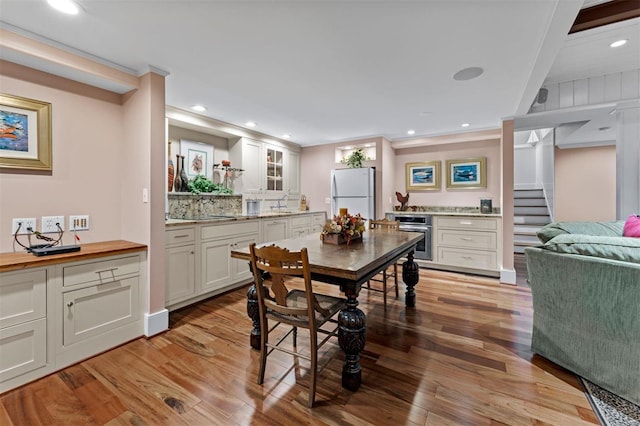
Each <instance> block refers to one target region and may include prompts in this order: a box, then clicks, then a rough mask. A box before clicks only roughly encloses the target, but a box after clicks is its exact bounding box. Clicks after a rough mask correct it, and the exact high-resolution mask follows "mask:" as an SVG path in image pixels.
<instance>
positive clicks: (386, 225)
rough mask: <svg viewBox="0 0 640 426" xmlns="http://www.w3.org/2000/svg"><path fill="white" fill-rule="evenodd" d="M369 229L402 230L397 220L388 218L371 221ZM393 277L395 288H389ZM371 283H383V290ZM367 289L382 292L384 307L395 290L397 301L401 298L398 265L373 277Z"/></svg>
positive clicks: (366, 286) (368, 282)
mask: <svg viewBox="0 0 640 426" xmlns="http://www.w3.org/2000/svg"><path fill="white" fill-rule="evenodd" d="M369 229H379V230H387V231H398V230H399V229H400V222H398V221H395V220H387V219H386V218H384V219H380V220H373V219H371V220H369ZM392 277H393V286H388V285H387V281H388V280H390V279H391V278H392ZM371 281H376V282H380V283H382V289H380V288H375V287H372V286H371ZM365 288H366V289H368V290H370V291H378V292H382V299H383V300H384V307H385V309H386V307H387V293H388V292H389V291H391V290H393V289H394V288H395V290H396V299H397V298H398V297H399V292H398V264H397V263H394V264H393V265H391V266H390V267H388V268H386V269H384V270H383V271H382V272H380V273H379V274H377V275H376V276H374V277H372V278H371V279H370V280H369V281H367V284H366V285H365Z"/></svg>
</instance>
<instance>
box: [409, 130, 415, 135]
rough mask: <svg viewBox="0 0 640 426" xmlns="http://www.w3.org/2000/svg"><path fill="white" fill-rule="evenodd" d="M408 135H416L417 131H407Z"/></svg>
mask: <svg viewBox="0 0 640 426" xmlns="http://www.w3.org/2000/svg"><path fill="white" fill-rule="evenodd" d="M407 134H408V135H415V134H416V131H415V130H407Z"/></svg>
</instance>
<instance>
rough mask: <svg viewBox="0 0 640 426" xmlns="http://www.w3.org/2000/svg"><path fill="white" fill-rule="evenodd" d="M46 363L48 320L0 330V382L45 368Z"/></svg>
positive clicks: (44, 319) (43, 319)
mask: <svg viewBox="0 0 640 426" xmlns="http://www.w3.org/2000/svg"><path fill="white" fill-rule="evenodd" d="M46 363H47V320H46V318H41V319H38V320H35V321H30V322H27V323H23V324H18V325H14V326H13V327H8V328H5V329H2V330H0V382H4V381H6V380H9V379H13V378H14V377H18V376H20V375H22V374H25V373H28V372H29V371H32V370H35V369H37V368H40V367H43V366H45V365H46Z"/></svg>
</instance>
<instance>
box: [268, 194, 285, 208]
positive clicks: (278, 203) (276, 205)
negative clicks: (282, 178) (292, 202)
mask: <svg viewBox="0 0 640 426" xmlns="http://www.w3.org/2000/svg"><path fill="white" fill-rule="evenodd" d="M287 198H289V194H284V195H283V196H282V197H280V198H278V199H277V200H276V201H277V204H275V205H273V206H271V209H278V210H280V209H281V208H283V207H287V203H286V201H287ZM281 201H284V202H285V203H284V205H282V204H280V202H281Z"/></svg>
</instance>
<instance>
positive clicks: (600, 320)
mask: <svg viewBox="0 0 640 426" xmlns="http://www.w3.org/2000/svg"><path fill="white" fill-rule="evenodd" d="M623 226H624V221H616V222H558V223H552V224H549V225H547V226H545V227H543V228H542V229H541V230H540V231H539V232H538V238H539V239H540V241H541V243H542V244H541V245H540V246H537V247H528V248H526V249H525V256H526V261H527V269H528V273H529V282H530V284H531V292H532V295H533V309H534V313H533V336H532V342H531V347H532V349H533V351H534V352H535V353H537V354H539V355H542V356H543V357H545V358H547V359H549V360H551V361H553V362H554V363H556V364H558V365H560V366H562V367H564V368H566V369H568V370H570V371H573V372H574V373H576V374H578V375H579V376H581V377H584V378H585V379H587V380H589V381H591V382H593V383H595V384H597V385H599V386H600V387H603V388H605V389H608V390H609V391H611V392H613V393H615V394H616V395H619V396H621V397H623V398H625V399H627V400H629V401H631V402H633V403H635V404H639V405H640V238H627V237H623V236H622V229H623Z"/></svg>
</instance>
